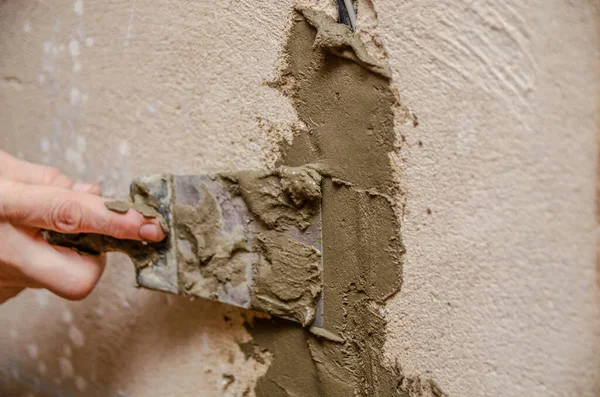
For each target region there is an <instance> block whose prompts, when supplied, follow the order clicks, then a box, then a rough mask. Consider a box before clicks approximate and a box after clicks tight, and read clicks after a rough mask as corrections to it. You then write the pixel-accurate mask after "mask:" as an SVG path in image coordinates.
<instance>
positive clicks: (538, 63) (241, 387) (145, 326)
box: [0, 0, 600, 397]
mask: <svg viewBox="0 0 600 397" xmlns="http://www.w3.org/2000/svg"><path fill="white" fill-rule="evenodd" d="M302 3H303V4H307V3H310V4H313V5H314V6H316V7H319V8H323V9H326V10H329V11H331V10H332V4H331V3H332V2H329V1H325V0H323V1H317V0H314V1H312V2H302ZM292 6H293V3H292V2H291V1H285V2H284V1H278V2H267V1H263V2H259V1H257V2H247V1H234V0H231V1H221V2H200V1H196V2H193V1H161V2H151V1H142V0H137V1H112V0H111V1H96V2H92V1H84V0H77V1H60V2H58V1H57V2H52V3H48V2H43V1H31V2H18V1H15V0H5V1H4V2H0V54H2V55H1V56H0V126H1V127H0V145H1V148H2V149H3V150H6V151H8V152H11V153H13V154H14V155H18V156H20V157H23V158H25V159H27V160H30V161H36V162H41V163H45V164H50V165H53V166H56V167H59V168H61V169H62V170H64V171H65V172H66V173H68V174H69V175H70V176H72V177H74V178H76V179H82V180H88V181H96V182H99V183H101V184H102V185H103V187H104V192H105V194H107V195H114V196H120V197H123V196H124V195H125V194H126V192H127V187H128V185H129V181H130V179H131V178H132V177H133V176H136V175H143V174H152V173H158V172H163V171H170V172H176V173H203V172H211V171H220V170H229V169H242V168H260V167H270V166H273V164H274V162H275V161H276V159H277V158H278V146H277V144H278V142H279V141H280V140H281V139H290V138H291V135H292V129H293V128H294V127H295V126H296V124H297V123H298V121H297V118H296V115H295V114H294V111H293V109H292V107H291V106H290V104H289V103H288V101H287V99H286V98H284V97H283V96H281V95H280V94H279V93H278V92H277V91H276V90H274V89H272V88H270V87H269V86H267V85H266V84H265V82H267V81H270V80H273V79H274V78H275V74H276V70H277V66H278V64H279V62H280V52H281V49H282V46H283V44H284V42H285V38H286V34H287V29H288V27H289V26H290V15H291V10H292ZM358 12H359V21H360V22H359V33H360V34H361V35H362V37H363V38H364V39H365V40H366V41H367V44H368V46H369V48H370V49H371V50H372V51H373V53H374V54H375V55H376V56H386V57H387V59H388V62H389V65H390V68H391V70H392V74H393V84H394V86H395V88H396V89H397V90H398V92H399V95H400V100H401V102H402V104H403V105H404V106H406V107H407V108H408V109H409V110H410V111H411V112H412V114H413V115H415V116H416V119H417V120H418V123H417V125H416V126H414V125H413V124H406V123H403V122H401V120H404V119H403V118H401V117H398V123H397V125H396V131H397V135H398V142H399V148H398V151H397V152H396V153H393V154H391V156H392V158H393V160H394V161H395V163H396V166H397V175H396V177H397V180H398V183H399V184H400V186H401V187H402V194H401V195H399V196H398V197H397V198H396V199H397V200H398V203H400V204H402V211H401V213H400V214H398V215H399V217H400V218H401V225H402V226H401V234H402V237H403V241H404V245H405V247H406V253H405V255H404V257H403V276H404V281H403V285H402V290H401V291H400V293H398V294H397V295H396V296H394V297H393V298H392V299H390V301H389V302H388V304H387V306H386V318H387V320H388V327H387V334H388V336H387V342H386V349H385V352H384V353H385V355H386V357H387V358H388V359H389V361H390V363H393V362H395V361H396V362H397V363H398V364H399V365H401V366H402V368H403V370H404V372H405V374H406V375H408V376H424V377H427V378H431V379H434V380H435V381H436V383H437V384H438V385H439V386H440V387H441V389H442V390H443V391H444V392H445V393H446V394H447V395H449V396H523V395H527V396H540V397H541V396H564V395H577V396H596V395H598V393H600V349H599V346H598V342H599V339H598V326H599V324H598V314H599V313H598V286H597V281H596V280H597V278H596V257H595V247H596V235H597V233H596V229H597V226H596V221H595V219H594V213H595V197H594V194H595V183H596V182H595V180H596V166H595V164H596V154H597V146H596V137H597V128H598V124H597V116H596V112H597V110H598V82H599V81H598V79H599V74H598V71H599V68H598V55H599V54H598V30H597V28H598V27H597V22H598V4H597V3H596V2H593V1H587V2H586V1H577V2H569V1H566V0H552V1H542V0H538V1H532V2H527V3H525V2H519V1H506V2H491V1H469V2H467V1H464V2H461V1H450V0H445V1H428V0H418V1H393V0H373V1H369V0H364V1H361V2H359V4H358ZM133 285H134V274H133V267H132V265H131V264H130V263H129V261H128V259H127V258H125V257H123V256H118V255H115V256H113V257H112V258H111V263H110V265H109V266H108V268H107V272H106V273H105V275H104V277H103V279H102V281H101V283H100V285H99V286H98V288H97V290H96V291H95V292H94V293H93V294H92V295H91V296H90V297H89V298H88V299H87V300H85V301H83V302H75V303H72V302H66V301H63V300H60V299H58V298H56V297H54V296H52V295H51V294H49V293H46V292H44V291H28V292H26V293H23V294H22V295H21V296H19V297H18V299H14V300H13V301H11V302H9V303H7V304H5V305H2V306H1V307H0V324H1V326H0V385H1V387H2V389H3V390H5V393H6V394H7V395H15V396H88V395H99V396H100V395H101V396H145V395H172V396H188V395H206V396H221V395H223V396H238V395H242V394H243V393H244V392H245V391H246V390H250V395H251V394H252V393H253V392H252V390H253V385H254V384H255V382H256V380H257V379H258V378H259V377H260V376H261V375H262V374H263V373H264V372H265V371H266V369H267V367H268V365H269V363H268V362H265V363H259V362H256V361H255V360H254V359H253V358H248V359H246V357H245V356H244V354H243V353H242V351H241V350H240V348H239V347H238V344H237V343H240V342H244V341H246V340H248V338H249V337H250V336H249V334H248V333H247V332H246V331H245V329H244V327H243V325H242V324H243V322H244V318H245V316H247V314H246V313H244V312H242V311H240V310H237V309H234V308H230V307H228V306H226V305H221V304H217V303H207V302H199V301H195V302H189V301H188V300H187V299H185V298H178V297H171V296H166V295H162V294H158V293H153V292H149V291H144V290H137V289H135V288H133Z"/></svg>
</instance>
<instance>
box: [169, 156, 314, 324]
mask: <svg viewBox="0 0 600 397" xmlns="http://www.w3.org/2000/svg"><path fill="white" fill-rule="evenodd" d="M211 178H213V179H214V180H216V181H218V182H219V184H220V185H224V186H226V187H227V188H228V189H229V191H230V192H231V193H232V194H233V196H234V197H236V196H239V197H241V198H242V199H243V201H244V203H245V205H246V207H247V208H248V211H249V212H250V214H251V216H252V217H254V218H255V219H253V218H248V222H249V223H248V224H247V225H240V224H235V225H233V227H231V225H228V223H231V221H230V220H229V219H228V217H231V216H232V215H231V214H226V213H224V211H225V210H224V209H222V207H221V205H220V204H219V200H223V198H219V197H217V195H215V192H211V191H209V189H208V188H207V187H206V186H204V185H202V189H203V192H202V195H201V196H202V199H201V201H200V202H199V203H198V204H197V205H196V206H195V207H193V206H190V205H186V204H181V203H177V204H175V205H174V208H173V213H174V219H175V230H176V233H177V241H178V245H180V246H179V247H178V250H177V255H178V263H179V267H178V278H179V291H180V292H181V293H184V294H189V295H194V296H200V297H205V298H211V299H219V300H222V298H221V296H220V291H236V290H237V291H238V294H243V295H245V294H248V296H247V297H245V296H242V295H238V296H240V297H242V298H243V299H245V300H247V303H246V305H247V306H246V305H245V307H250V308H252V309H256V310H259V311H264V312H267V313H270V314H273V315H278V316H286V317H291V318H294V319H296V320H297V321H299V322H300V323H302V324H309V323H310V322H312V320H313V319H314V316H315V306H316V301H317V298H318V296H319V294H320V292H321V289H322V286H321V266H320V261H321V253H320V252H319V251H318V250H317V249H315V248H314V247H312V246H309V245H306V244H304V243H302V242H300V241H298V240H296V239H294V238H292V237H291V236H289V235H287V234H286V233H285V232H286V231H289V230H304V229H306V228H307V227H309V226H310V225H311V224H312V223H313V221H314V219H315V216H317V215H319V214H318V211H319V208H320V200H321V186H320V184H321V176H320V175H319V173H317V172H316V171H315V170H313V169H311V168H308V167H298V168H292V167H279V168H277V169H276V170H272V171H266V172H264V171H241V172H233V173H222V174H216V175H214V176H211ZM255 220H256V221H255ZM184 243H186V244H187V245H188V247H184V246H183V244H184ZM249 264H250V265H251V266H252V268H251V269H249V268H248V265H249ZM249 270H251V271H252V272H253V277H250V275H248V271H249ZM250 283H251V285H250ZM247 285H248V286H249V287H250V288H249V291H248V292H246V291H247V287H246V286H247Z"/></svg>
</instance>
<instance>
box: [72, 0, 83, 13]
mask: <svg viewBox="0 0 600 397" xmlns="http://www.w3.org/2000/svg"><path fill="white" fill-rule="evenodd" d="M73 11H75V14H77V15H79V16H81V15H83V0H76V1H75V4H74V5H73Z"/></svg>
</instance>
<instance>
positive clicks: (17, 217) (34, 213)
mask: <svg viewBox="0 0 600 397" xmlns="http://www.w3.org/2000/svg"><path fill="white" fill-rule="evenodd" d="M104 203H105V199H104V198H102V197H99V196H95V195H92V194H87V193H81V192H73V191H67V190H64V189H59V188H55V187H52V186H43V185H25V184H21V183H17V182H10V181H0V219H4V220H6V221H8V222H10V223H12V224H18V225H23V226H34V227H39V228H42V229H50V230H54V231H57V232H61V233H99V234H106V235H109V236H112V237H116V238H120V239H129V240H148V241H161V240H162V239H163V238H164V237H165V234H164V232H163V230H162V228H161V227H160V225H159V221H158V219H156V218H146V217H144V216H143V215H142V214H140V213H139V212H137V211H134V210H131V211H128V212H127V213H124V214H122V213H117V212H113V211H110V210H109V209H108V208H106V206H105V205H104Z"/></svg>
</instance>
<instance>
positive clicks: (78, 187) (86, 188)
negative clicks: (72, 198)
mask: <svg viewBox="0 0 600 397" xmlns="http://www.w3.org/2000/svg"><path fill="white" fill-rule="evenodd" d="M71 190H73V191H75V192H84V193H99V192H100V186H98V185H94V184H91V183H74V184H73V186H72V187H71Z"/></svg>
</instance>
